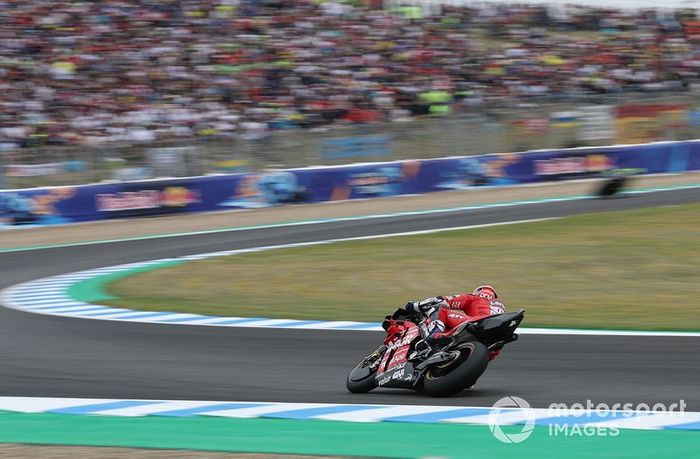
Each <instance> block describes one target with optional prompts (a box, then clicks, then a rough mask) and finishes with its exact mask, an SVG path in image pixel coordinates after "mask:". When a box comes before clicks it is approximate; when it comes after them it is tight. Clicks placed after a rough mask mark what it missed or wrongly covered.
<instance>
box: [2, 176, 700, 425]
mask: <svg viewBox="0 0 700 459" xmlns="http://www.w3.org/2000/svg"><path fill="white" fill-rule="evenodd" d="M690 202H700V190H698V189H695V190H685V191H672V192H659V193H654V194H646V195H636V196H626V197H623V198H616V199H608V200H594V199H591V200H584V201H573V202H562V203H549V204H536V205H528V206H521V207H501V208H491V209H484V210H477V211H465V212H456V213H444V214H433V215H418V216H410V217H400V218H386V219H374V220H366V221H362V220H358V221H352V222H344V223H328V224H317V225H311V226H296V227H284V228H271V229H262V230H256V231H238V232H227V233H216V234H209V235H194V236H183V237H173V238H164V239H155V240H144V241H131V242H120V243H111V244H99V245H87V246H81V247H65V248H54V249H44V250H34V251H25V252H14V253H6V254H0V288H4V287H6V286H9V285H13V284H15V283H18V282H22V281H26V280H31V279H35V278H39V277H44V276H48V275H53V274H61V273H66V272H71V271H76V270H80V269H89V268H95V267H100V266H107V265H112V264H118V263H127V262H136V261H141V260H149V259H155V258H164V257H173V256H179V255H188V254H196V253H204V252H212V251H217V250H228V249H236V248H245V247H255V246H261V245H274V244H282V243H289V242H301V241H313V240H319V239H332V238H341V237H352V236H362V235H370V234H381V233H395V232H404V231H415V230H423V229H430V228H439V227H450V226H464V225H475V224H483V223H493V222H499V221H511V220H520V219H534V218H545V217H553V216H561V215H571V214H579V213H586V212H597V211H613V210H620V209H630V208H637V207H647V206H661V205H672V204H682V203H690ZM232 219H235V214H232ZM233 223H234V222H232V224H233ZM87 238H89V235H86V239H87ZM640 288H647V287H645V286H640ZM397 300H399V302H400V301H401V299H397ZM688 306H690V305H679V307H686V308H688ZM390 309H392V308H391V306H388V307H387V310H388V312H390V311H389V310H390ZM691 309H692V308H689V313H690V311H691ZM695 310H696V313H697V305H696V306H695ZM378 320H379V318H378ZM381 340H382V334H381V333H379V332H349V331H317V330H281V329H246V328H217V327H197V326H185V325H162V324H141V323H128V322H109V321H95V320H84V319H71V318H61V317H51V316H41V315H35V314H29V313H24V312H18V311H13V310H8V309H4V308H0V396H44V397H46V396H49V397H99V398H145V399H184V400H241V401H245V400H254V401H287V402H329V403H333V402H340V403H392V404H449V405H473V406H488V405H491V404H493V402H495V401H496V400H498V399H499V398H501V397H503V396H506V395H517V396H520V397H523V398H525V399H526V400H528V401H529V402H530V403H531V404H532V405H534V406H547V405H549V404H550V403H553V402H565V403H574V402H582V403H584V404H585V402H586V400H588V399H590V400H592V401H593V402H594V403H601V402H605V403H609V404H612V403H617V402H620V403H625V402H633V403H640V402H646V403H650V404H653V403H657V402H661V403H667V404H668V403H674V402H678V401H679V400H680V399H683V400H685V402H686V403H687V409H688V410H694V411H700V392H699V391H698V387H700V365H699V364H700V338H683V337H620V336H595V337H586V336H566V335H558V336H551V335H522V336H521V341H519V342H516V343H513V344H511V345H509V347H508V348H506V350H505V351H504V352H503V354H502V355H501V357H499V358H498V359H497V361H495V362H493V363H492V364H491V365H490V367H489V368H488V369H487V371H486V373H485V375H484V376H483V377H482V378H481V379H480V381H479V383H478V385H477V387H476V388H475V389H473V390H470V391H466V392H464V393H463V394H462V395H460V396H458V397H454V398H450V399H447V400H445V399H433V398H429V397H424V396H420V395H417V394H413V393H411V392H407V391H396V390H394V391H389V390H378V391H376V392H373V393H370V394H366V395H352V394H349V393H347V392H346V390H345V376H346V374H347V372H348V371H349V369H350V368H351V367H352V366H353V365H354V364H355V363H356V361H357V360H358V359H359V358H361V357H363V356H364V355H365V354H367V353H369V352H370V351H372V350H373V349H374V348H375V347H376V346H377V345H378V344H379V343H380V342H381Z"/></svg>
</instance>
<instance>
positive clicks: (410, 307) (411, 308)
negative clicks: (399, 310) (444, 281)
mask: <svg viewBox="0 0 700 459" xmlns="http://www.w3.org/2000/svg"><path fill="white" fill-rule="evenodd" d="M443 301H444V299H443V297H441V296H434V297H431V298H426V299H424V300H421V301H409V302H408V303H406V307H405V308H406V310H407V311H408V312H428V311H430V310H431V309H433V307H434V306H435V305H438V304H440V303H442V302H443Z"/></svg>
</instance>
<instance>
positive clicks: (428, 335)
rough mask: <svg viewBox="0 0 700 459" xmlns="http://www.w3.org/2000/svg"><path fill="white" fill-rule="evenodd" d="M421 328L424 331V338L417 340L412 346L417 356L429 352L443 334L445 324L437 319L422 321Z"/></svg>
mask: <svg viewBox="0 0 700 459" xmlns="http://www.w3.org/2000/svg"><path fill="white" fill-rule="evenodd" d="M421 329H422V330H423V332H424V333H425V338H423V339H422V340H420V341H418V342H417V343H416V345H415V346H414V348H413V349H414V350H415V351H416V352H417V353H418V354H417V356H420V355H427V354H429V353H430V351H431V350H432V349H433V346H434V345H435V342H436V340H439V339H440V338H443V337H444V335H445V333H444V332H445V324H444V323H443V322H442V321H441V320H439V319H436V320H432V321H430V322H427V321H426V322H424V323H423V324H421Z"/></svg>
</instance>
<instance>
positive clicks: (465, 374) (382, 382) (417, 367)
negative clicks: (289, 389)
mask: <svg viewBox="0 0 700 459" xmlns="http://www.w3.org/2000/svg"><path fill="white" fill-rule="evenodd" d="M524 316H525V310H524V309H521V310H519V311H518V312H514V313H504V314H496V315H492V316H489V317H485V318H483V319H480V320H477V321H474V322H466V323H464V324H462V325H460V326H459V327H456V328H455V329H453V330H451V331H450V332H448V333H447V334H446V335H447V336H446V337H444V338H441V339H440V340H439V341H436V342H435V343H434V344H433V345H432V346H428V345H427V344H426V343H425V341H423V338H425V336H426V335H427V328H426V327H425V326H424V324H425V319H426V316H425V315H424V314H423V313H409V312H408V311H406V310H405V309H403V308H399V309H397V310H396V312H394V314H392V315H391V316H386V320H384V322H383V323H382V328H384V330H386V333H387V337H386V339H385V340H384V344H382V345H381V346H380V347H379V348H378V349H377V350H376V351H374V352H372V353H371V354H370V355H368V356H367V357H365V358H364V359H362V360H361V361H360V362H359V363H358V364H357V365H356V366H355V368H353V369H352V371H350V374H349V375H348V377H347V388H348V390H349V391H350V392H352V393H365V392H369V391H371V390H372V389H374V388H376V387H390V388H404V389H413V390H417V391H419V392H426V393H428V394H430V395H433V396H435V397H446V396H450V395H454V394H457V393H459V392H461V391H462V390H464V389H466V388H468V387H471V386H473V385H474V384H475V383H476V380H477V379H479V377H480V376H481V375H482V374H483V373H484V371H485V370H486V367H487V366H488V363H489V352H491V351H499V350H501V349H502V348H503V346H505V345H506V344H508V343H511V342H513V341H516V340H517V339H518V335H517V334H516V333H515V330H516V329H517V328H518V326H519V325H520V322H521V321H522V320H523V318H524ZM417 344H418V346H416V345H417Z"/></svg>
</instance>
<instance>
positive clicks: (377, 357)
mask: <svg viewBox="0 0 700 459" xmlns="http://www.w3.org/2000/svg"><path fill="white" fill-rule="evenodd" d="M386 349H387V347H386V346H385V345H384V344H382V345H381V346H379V347H378V348H377V350H376V351H374V352H372V353H371V354H370V355H368V356H367V357H365V359H364V360H363V361H362V363H363V364H364V365H367V367H369V368H370V369H372V370H374V369H376V368H377V365H379V362H381V360H382V356H383V355H384V353H385V352H386Z"/></svg>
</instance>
